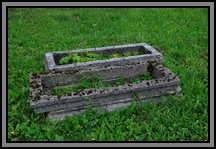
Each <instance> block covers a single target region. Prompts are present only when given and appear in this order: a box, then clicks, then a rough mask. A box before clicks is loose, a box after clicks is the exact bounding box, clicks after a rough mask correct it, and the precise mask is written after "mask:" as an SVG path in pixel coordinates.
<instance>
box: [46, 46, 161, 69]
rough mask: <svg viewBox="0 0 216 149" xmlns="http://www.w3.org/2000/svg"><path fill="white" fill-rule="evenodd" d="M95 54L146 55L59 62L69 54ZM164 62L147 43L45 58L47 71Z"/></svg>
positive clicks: (51, 55) (66, 53)
mask: <svg viewBox="0 0 216 149" xmlns="http://www.w3.org/2000/svg"><path fill="white" fill-rule="evenodd" d="M86 51H87V52H93V53H103V54H113V53H119V54H122V53H123V52H138V51H139V52H140V51H144V52H145V53H146V54H142V55H138V56H128V57H122V58H112V59H107V60H96V61H89V62H82V63H75V64H66V65H59V61H60V59H61V58H62V57H64V56H66V55H68V54H69V53H83V52H86ZM149 60H151V61H158V62H161V61H162V54H161V53H160V52H158V51H157V50H156V49H154V48H153V47H151V46H150V45H148V44H146V43H138V44H126V45H118V46H107V47H99V48H89V49H76V50H68V51H63V52H49V53H46V54H45V57H44V65H45V69H46V71H52V70H68V69H75V68H79V69H89V68H91V69H96V68H97V69H98V70H100V68H103V67H109V66H112V67H114V66H123V65H132V64H134V63H146V62H147V61H149Z"/></svg>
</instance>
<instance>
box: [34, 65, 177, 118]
mask: <svg viewBox="0 0 216 149" xmlns="http://www.w3.org/2000/svg"><path fill="white" fill-rule="evenodd" d="M146 66H147V67H145V69H144V70H145V71H150V72H152V74H153V76H154V79H152V80H147V81H142V82H139V83H128V84H126V85H122V86H117V87H111V88H100V89H86V90H83V91H81V92H72V93H69V94H64V95H50V90H51V89H52V88H54V87H55V85H56V81H57V82H58V80H60V79H59V76H64V77H66V78H67V76H69V77H68V78H67V79H66V82H68V79H69V78H71V73H65V71H60V72H55V71H52V72H47V73H44V74H39V75H37V74H32V75H31V76H30V77H31V79H30V98H31V100H30V105H31V107H32V108H33V110H34V112H36V113H49V114H48V117H49V118H50V119H53V120H54V119H64V117H65V116H66V115H74V114H78V113H82V112H83V111H85V110H86V109H87V108H89V107H92V108H96V109H97V110H99V111H112V110H115V109H120V108H122V107H127V106H130V104H131V103H132V101H134V97H133V96H132V95H133V94H137V95H138V96H139V98H140V102H141V103H142V102H146V101H147V100H150V101H151V100H152V101H157V100H158V99H160V97H162V96H167V95H170V94H171V95H172V94H177V93H179V92H180V90H181V89H180V88H179V87H178V85H179V83H180V79H179V78H178V77H177V76H176V75H175V74H174V73H172V72H171V71H170V70H169V69H168V68H165V67H164V66H162V64H160V63H158V62H157V61H154V62H152V61H150V62H148V63H146ZM71 71H72V70H71ZM51 78H52V79H51ZM63 81H65V80H63ZM111 81H112V80H111ZM47 82H49V83H47ZM50 82H53V83H50ZM69 82H70V81H69ZM108 82H109V80H108ZM48 84H51V86H50V88H48V87H47V85H48ZM66 85H67V83H66ZM62 86H64V84H62Z"/></svg>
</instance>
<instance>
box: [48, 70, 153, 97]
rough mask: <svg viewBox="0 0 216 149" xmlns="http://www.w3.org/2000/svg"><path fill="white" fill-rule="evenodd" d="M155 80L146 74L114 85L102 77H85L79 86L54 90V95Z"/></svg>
mask: <svg viewBox="0 0 216 149" xmlns="http://www.w3.org/2000/svg"><path fill="white" fill-rule="evenodd" d="M151 79H153V76H152V74H151V73H150V72H146V73H144V74H143V75H142V76H137V77H134V78H132V79H130V80H129V81H127V80H126V79H124V78H123V77H121V78H120V79H119V80H118V81H117V82H114V83H106V82H105V80H104V79H103V78H102V77H101V76H91V77H86V76H84V77H83V78H81V80H80V81H79V83H78V85H76V86H74V87H67V88H61V89H54V90H52V94H53V95H61V94H66V93H71V92H80V91H82V90H84V89H90V88H94V89H96V88H108V87H114V86H119V85H125V84H126V83H135V82H141V81H144V80H151Z"/></svg>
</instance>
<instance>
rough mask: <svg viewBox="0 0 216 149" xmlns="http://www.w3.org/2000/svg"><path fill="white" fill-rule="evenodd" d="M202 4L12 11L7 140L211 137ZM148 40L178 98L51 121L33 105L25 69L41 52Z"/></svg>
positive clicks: (35, 64) (31, 68)
mask: <svg viewBox="0 0 216 149" xmlns="http://www.w3.org/2000/svg"><path fill="white" fill-rule="evenodd" d="M208 40H209V39H208V9H207V8H79V9H69V8H67V9H65V8H64V9H60V8H12V9H11V8H9V10H8V99H7V101H8V105H7V106H8V107H7V108H8V127H7V128H8V138H7V139H8V140H9V141H49V140H51V141H82V140H84V141H92V140H96V141H183V140H184V141H185V140H187V141H206V140H208V135H209V134H208V129H209V128H208V110H209V109H208V104H209V103H208V54H209V53H208ZM143 42H145V43H147V44H149V45H151V46H152V47H154V48H156V49H157V50H158V51H160V52H161V53H162V54H163V65H164V66H165V67H167V68H169V69H170V70H171V71H172V72H173V73H175V74H176V75H178V76H179V78H180V79H181V83H180V87H181V89H182V94H183V97H181V98H177V97H170V98H169V99H168V101H167V102H166V103H164V102H163V103H161V104H158V105H156V104H154V103H146V104H144V105H140V106H136V105H135V104H134V103H133V104H132V105H131V107H129V108H126V109H122V110H121V111H113V112H110V113H100V114H96V112H95V111H94V110H91V109H89V110H88V111H86V112H84V113H83V114H81V115H77V116H74V117H68V118H66V119H65V120H64V121H56V122H51V121H50V120H49V119H47V118H46V117H45V116H44V115H43V114H35V113H34V112H32V111H31V109H30V104H29V101H30V97H29V79H30V78H29V74H30V73H43V72H44V71H45V70H44V64H43V58H44V54H45V53H46V52H54V51H65V50H68V49H85V48H92V47H104V46H110V45H123V44H133V43H143Z"/></svg>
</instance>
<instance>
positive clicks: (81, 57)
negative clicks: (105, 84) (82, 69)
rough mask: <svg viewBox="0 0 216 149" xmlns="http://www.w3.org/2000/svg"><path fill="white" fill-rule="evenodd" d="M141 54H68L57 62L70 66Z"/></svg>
mask: <svg viewBox="0 0 216 149" xmlns="http://www.w3.org/2000/svg"><path fill="white" fill-rule="evenodd" d="M140 54H143V52H138V51H136V52H124V53H123V54H119V53H113V54H111V55H109V54H102V53H100V54H97V53H93V52H86V51H84V52H83V53H69V54H68V55H67V56H65V57H62V58H61V59H60V61H59V64H60V65H64V64H71V63H78V62H87V61H94V60H105V59H110V58H120V57H127V56H137V55H140Z"/></svg>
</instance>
